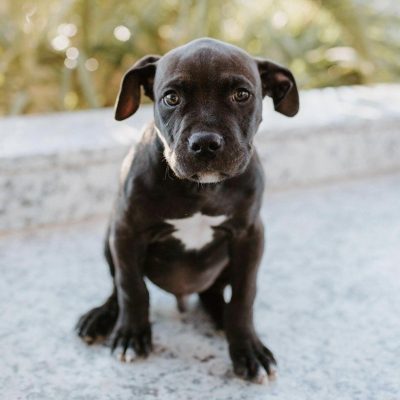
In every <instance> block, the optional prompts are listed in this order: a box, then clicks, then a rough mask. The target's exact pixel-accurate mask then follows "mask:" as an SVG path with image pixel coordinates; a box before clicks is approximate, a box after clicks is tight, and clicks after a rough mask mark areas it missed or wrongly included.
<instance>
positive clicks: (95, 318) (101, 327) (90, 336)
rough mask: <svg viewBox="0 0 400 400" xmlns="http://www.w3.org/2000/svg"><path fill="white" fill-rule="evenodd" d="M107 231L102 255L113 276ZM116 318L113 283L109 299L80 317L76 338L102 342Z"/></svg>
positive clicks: (116, 309)
mask: <svg viewBox="0 0 400 400" xmlns="http://www.w3.org/2000/svg"><path fill="white" fill-rule="evenodd" d="M108 234H109V230H107V235H106V241H105V248H104V255H105V258H106V260H107V263H108V265H109V267H110V272H111V276H112V277H113V281H114V275H115V268H114V263H113V260H112V257H111V252H110V248H109V244H108ZM117 317H118V301H117V290H116V287H115V283H114V286H113V291H112V293H111V295H110V296H109V298H108V299H107V300H106V301H105V302H104V304H102V305H101V306H99V307H95V308H93V309H92V310H90V311H88V312H87V313H86V314H84V315H82V316H81V318H80V319H79V321H78V323H77V324H76V331H77V333H78V336H79V337H81V338H82V339H83V340H84V341H85V342H86V343H88V344H92V343H94V342H100V341H104V340H105V339H106V338H107V336H108V335H109V334H110V333H111V331H112V329H113V327H114V325H115V321H116V320H117Z"/></svg>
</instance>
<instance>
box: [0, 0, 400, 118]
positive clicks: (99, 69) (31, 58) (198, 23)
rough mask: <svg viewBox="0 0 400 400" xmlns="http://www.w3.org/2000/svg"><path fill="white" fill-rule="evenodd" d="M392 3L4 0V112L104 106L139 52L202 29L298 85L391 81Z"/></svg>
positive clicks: (396, 46) (0, 105) (399, 48)
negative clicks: (287, 73) (270, 62)
mask: <svg viewBox="0 0 400 400" xmlns="http://www.w3.org/2000/svg"><path fill="white" fill-rule="evenodd" d="M396 4H397V6H396ZM393 7H394V8H397V14H396V12H394V11H395V10H394V9H393ZM398 11H399V7H398V3H397V0H393V1H391V0H381V1H378V0H370V1H368V0H358V1H357V0H336V1H334V0H297V1H293V0H230V1H228V0H186V1H184V0H180V1H179V0H147V1H138V0H137V1H118V0H107V1H104V0H103V1H102V0H36V1H34V0H2V1H1V2H0V91H1V95H0V114H21V113H38V112H49V111H57V110H73V109H81V108H88V107H102V106H110V105H112V104H113V103H114V99H115V96H116V93H117V90H118V86H119V81H120V78H121V76H122V74H123V73H124V71H126V70H127V69H128V68H129V67H130V66H131V64H132V63H133V62H134V61H135V60H136V59H138V58H139V57H141V56H143V55H145V54H148V53H159V54H163V53H165V52H167V51H168V50H170V49H171V48H173V47H176V46H177V45H180V44H183V43H185V42H187V41H189V40H191V39H194V38H197V37H201V36H211V37H215V38H219V39H222V40H225V41H228V42H231V43H233V44H236V45H238V46H240V47H243V48H244V49H246V50H247V51H248V52H250V53H252V54H254V55H257V56H263V57H267V58H271V59H274V60H276V61H278V62H280V63H282V64H284V65H286V66H288V67H289V68H291V69H292V71H293V73H294V75H295V76H296V78H297V80H298V83H299V86H300V87H301V88H313V87H323V86H337V85H348V84H362V83H372V82H382V81H385V82H388V81H389V82H390V81H395V80H397V79H398V77H399V76H400V65H399V54H400V30H399V26H400V25H399V22H400V17H399V15H400V14H399V13H398Z"/></svg>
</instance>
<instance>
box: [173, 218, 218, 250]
mask: <svg viewBox="0 0 400 400" xmlns="http://www.w3.org/2000/svg"><path fill="white" fill-rule="evenodd" d="M225 220H226V215H218V216H216V217H210V216H209V215H203V214H201V213H200V212H198V213H196V214H193V215H192V216H191V217H188V218H180V219H167V220H165V222H167V223H168V224H171V225H173V226H174V228H175V232H173V233H172V236H173V237H174V238H176V239H179V240H180V241H181V242H182V243H183V244H184V246H185V248H186V249H187V250H199V249H201V248H202V247H204V246H205V245H206V244H207V243H210V242H211V240H212V238H213V233H214V231H213V229H212V227H213V226H218V225H221V224H222V223H223V222H224V221H225Z"/></svg>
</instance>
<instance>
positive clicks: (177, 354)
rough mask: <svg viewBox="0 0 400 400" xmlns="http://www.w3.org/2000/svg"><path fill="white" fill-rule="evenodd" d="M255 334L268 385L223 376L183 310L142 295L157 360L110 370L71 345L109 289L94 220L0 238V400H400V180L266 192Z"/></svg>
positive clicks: (91, 350)
mask: <svg viewBox="0 0 400 400" xmlns="http://www.w3.org/2000/svg"><path fill="white" fill-rule="evenodd" d="M264 220H265V222H266V225H267V234H268V245H267V254H266V256H265V257H264V262H263V265H262V268H261V272H260V279H259V292H258V297H257V302H256V325H257V329H258V331H259V333H260V334H261V337H262V338H263V339H264V340H265V342H266V343H267V344H268V345H269V347H270V348H271V349H272V350H273V351H274V353H275V355H276V357H277V359H278V361H279V372H278V379H277V380H276V381H275V382H274V383H269V384H268V383H266V384H263V385H254V384H249V383H245V382H242V381H241V380H239V379H236V378H233V377H232V372H231V366H230V362H229V359H228V355H227V348H226V347H227V346H226V344H225V341H224V339H223V337H222V336H221V335H217V334H215V333H214V332H213V329H212V327H211V325H210V323H209V322H208V320H207V318H206V316H205V315H204V314H203V312H202V311H201V310H200V309H199V307H198V305H197V301H196V299H195V298H193V299H192V302H191V307H190V311H189V312H188V313H186V314H183V315H180V314H179V313H178V312H177V311H176V308H175V302H174V299H173V298H172V297H170V296H169V295H167V294H165V293H163V292H161V291H160V290H158V289H157V288H154V287H152V288H151V292H152V321H153V329H154V339H155V344H156V353H155V354H153V355H152V356H151V357H150V358H149V359H148V360H147V361H137V362H134V363H131V364H121V363H120V362H119V361H117V360H116V358H112V357H110V355H109V350H108V349H107V348H105V347H102V346H93V347H87V346H86V345H84V344H83V343H81V342H80V341H79V340H78V339H77V338H76V337H75V336H74V334H73V332H72V327H73V325H74V323H75V322H76V319H77V317H78V316H79V315H80V314H81V313H82V312H84V311H86V310H87V309H88V308H89V307H91V306H95V305H97V304H98V303H99V302H100V301H102V300H103V298H104V297H105V296H106V295H107V293H108V291H109V289H110V281H109V279H108V273H107V269H106V266H105V263H104V262H103V259H102V256H101V241H102V238H103V231H104V224H105V222H104V221H96V222H90V223H85V224H80V225H74V226H70V227H68V228H65V227H60V228H53V229H47V230H42V231H38V232H31V233H24V234H21V235H13V236H8V237H2V238H0V271H1V279H0V316H1V317H0V318H1V319H0V350H1V356H0V393H1V396H0V397H1V398H2V399H9V400H14V399H40V400H46V399H52V400H53V399H57V400H62V399H68V400H69V399H84V400H90V399H96V400H98V399H140V400H142V399H153V398H159V399H163V400H164V399H165V400H169V399H171V400H181V399H182V400H189V399H212V400H215V399H221V400H222V399H251V400H254V399H257V400H258V399H275V398H277V399H281V400H294V399H300V400H303V399H315V400H321V399H323V400H330V399H332V400H337V399H340V400H347V399H349V400H350V399H351V400H357V399H360V400H361V399H362V400H369V399H371V400H372V399H374V400H399V399H400V318H399V316H400V176H399V175H397V176H390V177H381V178H371V179H369V180H366V181H359V182H347V183H340V184H337V185H334V186H329V187H319V188H312V189H307V190H302V191H291V192H281V193H273V194H270V195H268V196H267V198H266V202H265V207H264Z"/></svg>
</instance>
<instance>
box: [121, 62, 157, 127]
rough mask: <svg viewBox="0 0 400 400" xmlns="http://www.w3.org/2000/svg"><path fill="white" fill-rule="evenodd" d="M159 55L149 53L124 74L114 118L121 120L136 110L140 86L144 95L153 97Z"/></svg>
mask: <svg viewBox="0 0 400 400" xmlns="http://www.w3.org/2000/svg"><path fill="white" fill-rule="evenodd" d="M160 58H161V56H156V55H149V56H145V57H143V58H141V59H140V60H139V61H137V62H136V63H135V64H134V65H133V67H132V68H131V69H130V70H129V71H128V72H127V73H126V74H125V75H124V77H123V78H122V82H121V87H120V89H119V93H118V97H117V101H116V103H115V119H116V120H118V121H122V120H123V119H125V118H128V117H130V116H131V115H132V114H134V113H135V112H136V110H137V109H138V108H139V104H140V86H143V88H144V93H145V94H146V96H148V97H150V98H151V99H152V100H154V98H153V82H154V75H155V73H156V67H157V61H158V60H159V59H160Z"/></svg>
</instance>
